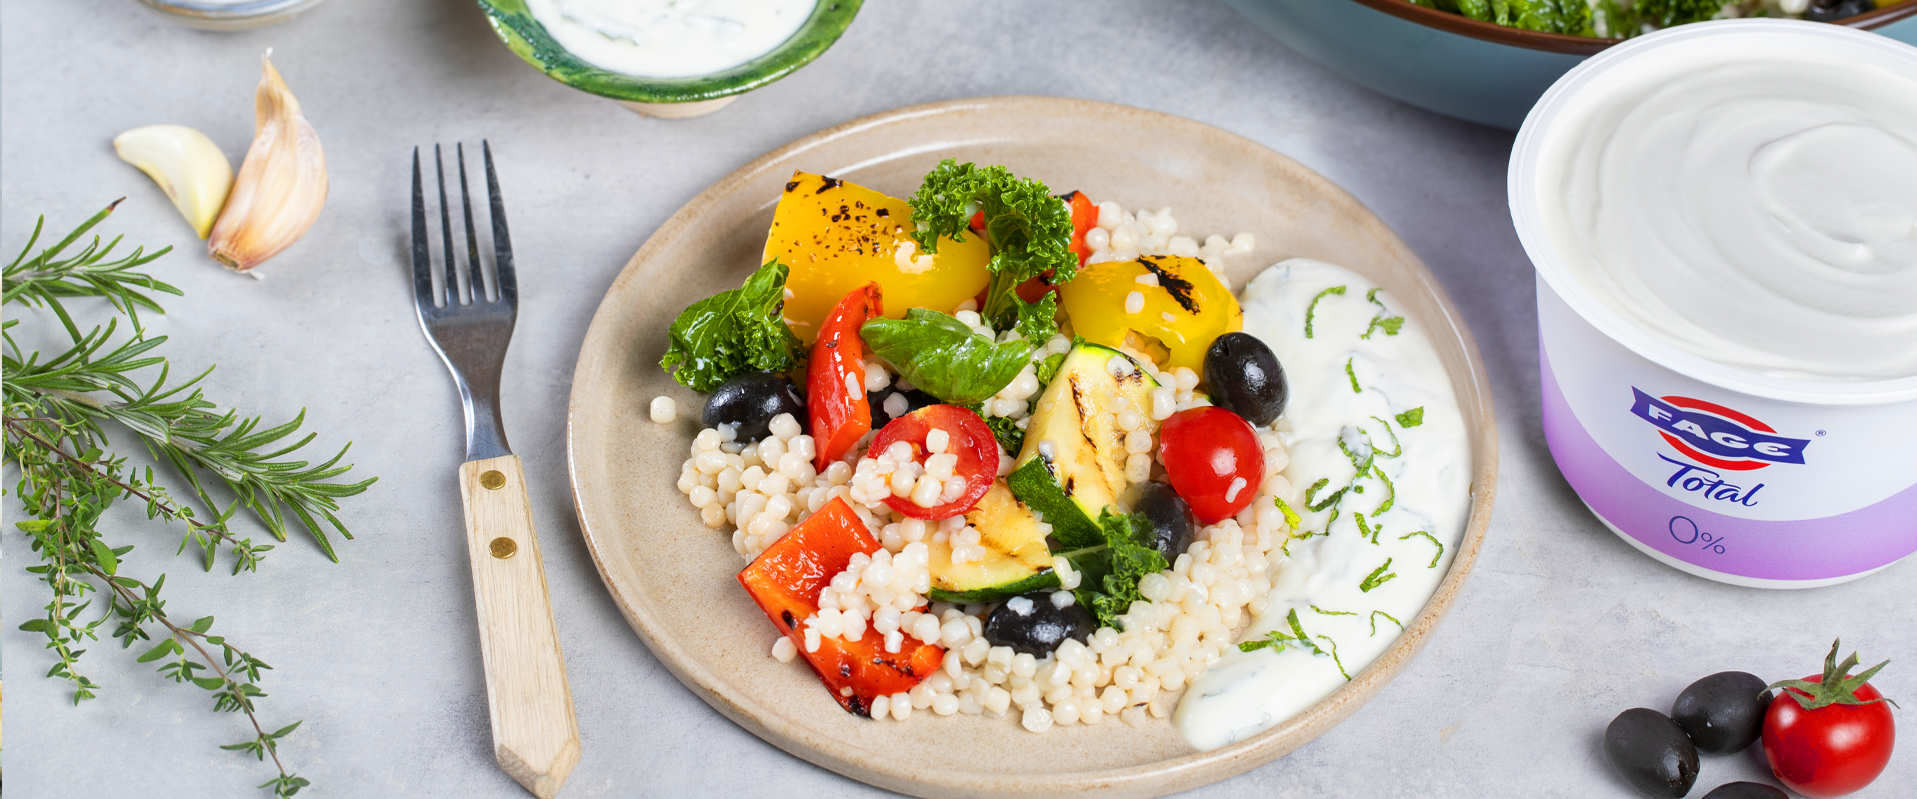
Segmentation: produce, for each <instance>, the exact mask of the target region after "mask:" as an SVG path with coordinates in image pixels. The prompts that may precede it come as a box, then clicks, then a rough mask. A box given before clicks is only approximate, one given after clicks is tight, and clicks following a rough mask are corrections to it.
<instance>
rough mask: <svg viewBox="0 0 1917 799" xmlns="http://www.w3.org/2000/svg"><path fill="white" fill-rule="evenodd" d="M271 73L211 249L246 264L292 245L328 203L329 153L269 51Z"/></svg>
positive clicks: (236, 264) (235, 265)
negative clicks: (322, 146)
mask: <svg viewBox="0 0 1917 799" xmlns="http://www.w3.org/2000/svg"><path fill="white" fill-rule="evenodd" d="M260 64H261V66H262V67H264V69H265V74H264V75H262V76H261V78H260V88H259V92H258V94H257V95H255V98H254V116H255V118H256V121H255V129H254V132H253V145H252V146H251V147H249V148H247V151H246V160H245V161H243V162H241V163H240V176H239V178H238V179H237V180H235V181H234V182H233V192H232V194H231V195H229V196H228V197H227V198H226V210H224V211H221V212H220V219H219V221H218V222H215V223H214V224H213V235H212V237H211V238H209V239H208V240H207V242H206V252H207V254H208V255H210V256H212V258H213V260H215V261H219V262H220V263H222V264H225V265H226V266H227V267H229V268H231V269H233V270H234V271H237V272H245V271H246V270H249V269H252V268H253V267H255V266H259V265H260V262H262V261H265V260H266V259H268V258H271V257H273V256H274V255H277V254H278V253H279V251H280V250H284V249H286V248H287V247H288V246H290V245H291V244H292V243H293V242H295V241H298V240H299V237H300V236H302V235H304V234H305V233H306V229H307V228H310V227H312V226H313V220H315V219H318V218H319V212H320V208H322V207H324V206H325V205H326V153H325V152H323V151H322V150H321V149H320V141H319V134H318V133H315V132H314V131H313V126H312V125H310V124H308V123H307V121H306V117H304V116H302V115H301V114H300V103H299V101H298V100H295V99H293V93H292V92H291V91H289V90H288V89H287V88H286V82H285V81H283V80H280V73H279V72H278V71H277V70H275V69H273V62H271V61H269V60H267V59H266V58H265V57H264V56H262V57H261V58H260Z"/></svg>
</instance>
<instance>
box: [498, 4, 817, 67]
mask: <svg viewBox="0 0 1917 799" xmlns="http://www.w3.org/2000/svg"><path fill="white" fill-rule="evenodd" d="M817 5H818V0H526V8H527V9H528V10H530V11H532V15H533V18H534V19H537V20H539V24H540V25H543V26H545V28H546V32H547V33H550V34H552V37H553V38H554V39H556V40H558V42H559V44H560V45H561V46H563V47H565V48H566V50H567V51H569V52H571V53H572V54H573V55H575V56H578V57H579V58H580V60H583V61H585V62H587V63H590V64H592V65H594V66H597V67H599V68H601V69H606V70H610V71H612V72H621V73H625V74H627V75H640V76H644V77H649V78H684V77H692V76H696V75H710V74H712V73H714V72H721V71H724V70H728V69H731V68H733V67H736V66H738V65H740V64H743V63H745V62H747V61H751V60H752V59H754V58H758V57H759V56H762V55H765V54H766V53H769V52H772V50H773V49H774V48H776V47H778V46H779V45H780V44H783V43H784V42H785V40H787V39H790V38H792V34H794V33H797V32H798V30H799V26H800V25H803V24H804V23H805V21H806V18H808V17H810V16H812V9H813V8H814V7H816V6H817Z"/></svg>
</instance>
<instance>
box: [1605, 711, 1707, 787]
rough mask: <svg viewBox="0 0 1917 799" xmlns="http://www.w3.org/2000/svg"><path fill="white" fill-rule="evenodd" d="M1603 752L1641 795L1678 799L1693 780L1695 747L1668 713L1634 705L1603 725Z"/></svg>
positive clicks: (1695, 776) (1695, 780)
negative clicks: (1609, 722)
mask: <svg viewBox="0 0 1917 799" xmlns="http://www.w3.org/2000/svg"><path fill="white" fill-rule="evenodd" d="M1604 754H1605V755H1606V756H1607V757H1609V758H1610V759H1611V766H1612V767H1613V768H1616V769H1617V773H1618V776H1621V777H1623V778H1624V781H1625V782H1628V783H1630V784H1631V787H1633V788H1636V789H1637V790H1638V792H1639V793H1642V794H1644V795H1645V796H1653V797H1668V798H1669V799H1682V797H1683V796H1684V795H1685V794H1687V793H1690V792H1691V785H1692V784H1693V783H1696V782H1697V747H1696V746H1694V745H1692V744H1691V739H1690V736H1687V735H1685V734H1684V728H1683V727H1679V726H1677V722H1675V721H1672V720H1671V717H1669V716H1666V715H1664V714H1663V713H1659V712H1657V711H1655V710H1652V709H1650V708H1643V707H1634V708H1631V709H1630V710H1626V711H1624V712H1623V713H1619V714H1617V718H1615V719H1612V720H1611V726H1609V727H1606V728H1605V729H1604Z"/></svg>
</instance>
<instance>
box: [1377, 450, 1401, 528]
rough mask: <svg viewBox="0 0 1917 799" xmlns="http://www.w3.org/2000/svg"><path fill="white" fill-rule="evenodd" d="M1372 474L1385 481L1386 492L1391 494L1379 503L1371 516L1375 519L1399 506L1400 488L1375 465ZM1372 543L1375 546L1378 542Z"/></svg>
mask: <svg viewBox="0 0 1917 799" xmlns="http://www.w3.org/2000/svg"><path fill="white" fill-rule="evenodd" d="M1371 474H1372V475H1373V476H1375V477H1377V478H1378V479H1379V480H1383V481H1384V486H1385V490H1386V491H1389V492H1391V493H1389V494H1387V495H1385V500H1384V501H1383V502H1380V503H1378V509H1377V510H1374V511H1372V512H1371V515H1372V516H1374V517H1375V516H1377V515H1378V514H1380V513H1384V512H1385V511H1388V510H1391V506H1392V505H1394V504H1397V502H1398V487H1397V486H1395V485H1392V484H1391V478H1389V477H1386V476H1385V473H1384V469H1382V468H1379V467H1378V466H1377V465H1375V464H1374V465H1373V466H1372V467H1371ZM1372 543H1374V544H1375V543H1377V542H1376V541H1373V542H1372Z"/></svg>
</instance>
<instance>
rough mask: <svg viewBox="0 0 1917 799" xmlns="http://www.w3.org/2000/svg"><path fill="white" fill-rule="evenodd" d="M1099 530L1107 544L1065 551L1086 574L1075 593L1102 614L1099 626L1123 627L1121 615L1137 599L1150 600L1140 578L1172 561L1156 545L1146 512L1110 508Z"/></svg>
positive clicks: (1101, 517)
mask: <svg viewBox="0 0 1917 799" xmlns="http://www.w3.org/2000/svg"><path fill="white" fill-rule="evenodd" d="M1098 529H1099V532H1100V533H1102V534H1103V535H1104V537H1105V543H1104V544H1102V545H1100V546H1095V547H1087V548H1085V549H1081V550H1077V551H1074V552H1069V553H1064V554H1065V556H1066V559H1068V560H1070V561H1071V562H1072V568H1074V569H1077V570H1078V571H1079V572H1080V573H1081V574H1082V575H1083V576H1082V578H1081V579H1080V581H1079V584H1078V590H1077V591H1076V592H1074V593H1075V594H1076V595H1077V599H1078V601H1079V602H1082V603H1084V605H1085V607H1086V608H1087V609H1089V610H1091V611H1092V615H1094V616H1097V617H1098V626H1100V627H1110V628H1112V629H1121V626H1120V624H1119V621H1118V617H1119V616H1122V615H1124V614H1126V613H1128V612H1130V610H1131V606H1132V603H1133V602H1144V601H1146V600H1145V595H1144V594H1142V593H1140V592H1139V590H1138V581H1139V580H1140V579H1141V578H1143V577H1144V576H1145V575H1148V574H1156V573H1158V572H1161V571H1164V570H1166V569H1169V568H1171V564H1169V563H1166V562H1165V556H1164V555H1160V554H1158V550H1156V549H1153V548H1152V546H1151V544H1150V540H1151V530H1152V524H1151V522H1150V521H1149V520H1147V519H1146V518H1145V516H1144V515H1143V514H1139V513H1133V514H1127V515H1120V514H1115V513H1112V509H1111V508H1109V507H1107V508H1105V509H1104V510H1103V511H1101V512H1099V514H1098Z"/></svg>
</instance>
